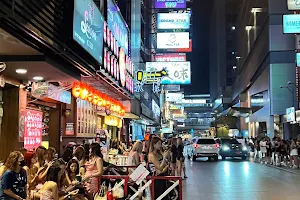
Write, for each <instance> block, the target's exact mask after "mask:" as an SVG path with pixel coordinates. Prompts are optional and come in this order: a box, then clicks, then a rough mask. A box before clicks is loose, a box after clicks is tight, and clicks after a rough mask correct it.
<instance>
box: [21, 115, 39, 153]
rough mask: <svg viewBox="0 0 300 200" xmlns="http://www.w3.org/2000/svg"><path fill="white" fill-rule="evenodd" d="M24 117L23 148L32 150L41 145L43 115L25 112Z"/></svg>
mask: <svg viewBox="0 0 300 200" xmlns="http://www.w3.org/2000/svg"><path fill="white" fill-rule="evenodd" d="M23 116H24V125H23V126H24V148H26V149H28V150H29V149H34V148H37V147H39V146H40V145H41V144H42V130H43V113H42V112H40V111H35V110H26V111H24V113H23Z"/></svg>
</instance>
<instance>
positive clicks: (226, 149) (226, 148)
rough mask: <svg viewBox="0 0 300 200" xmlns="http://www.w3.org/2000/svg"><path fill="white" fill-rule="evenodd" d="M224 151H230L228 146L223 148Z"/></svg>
mask: <svg viewBox="0 0 300 200" xmlns="http://www.w3.org/2000/svg"><path fill="white" fill-rule="evenodd" d="M222 149H223V151H229V150H230V148H229V147H228V146H223V148H222Z"/></svg>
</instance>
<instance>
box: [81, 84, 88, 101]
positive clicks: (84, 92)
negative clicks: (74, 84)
mask: <svg viewBox="0 0 300 200" xmlns="http://www.w3.org/2000/svg"><path fill="white" fill-rule="evenodd" d="M88 87H89V86H88V85H87V84H84V83H82V84H81V86H80V98H81V99H82V100H85V99H86V98H87V96H88V94H89V91H88Z"/></svg>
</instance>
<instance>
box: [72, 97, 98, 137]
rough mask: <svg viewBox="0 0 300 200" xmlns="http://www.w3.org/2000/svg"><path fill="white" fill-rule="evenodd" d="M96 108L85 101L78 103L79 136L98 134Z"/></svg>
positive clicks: (79, 100)
mask: <svg viewBox="0 0 300 200" xmlns="http://www.w3.org/2000/svg"><path fill="white" fill-rule="evenodd" d="M96 120H97V109H96V107H95V106H94V105H93V104H92V103H90V102H88V101H85V100H81V99H78V102H77V122H78V123H77V136H91V135H94V134H96V128H97V127H96V125H97V123H96Z"/></svg>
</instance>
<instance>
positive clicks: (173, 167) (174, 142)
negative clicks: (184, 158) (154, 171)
mask: <svg viewBox="0 0 300 200" xmlns="http://www.w3.org/2000/svg"><path fill="white" fill-rule="evenodd" d="M177 154H178V149H177V139H176V138H172V143H171V170H172V171H171V176H175V171H176V161H177Z"/></svg>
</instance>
